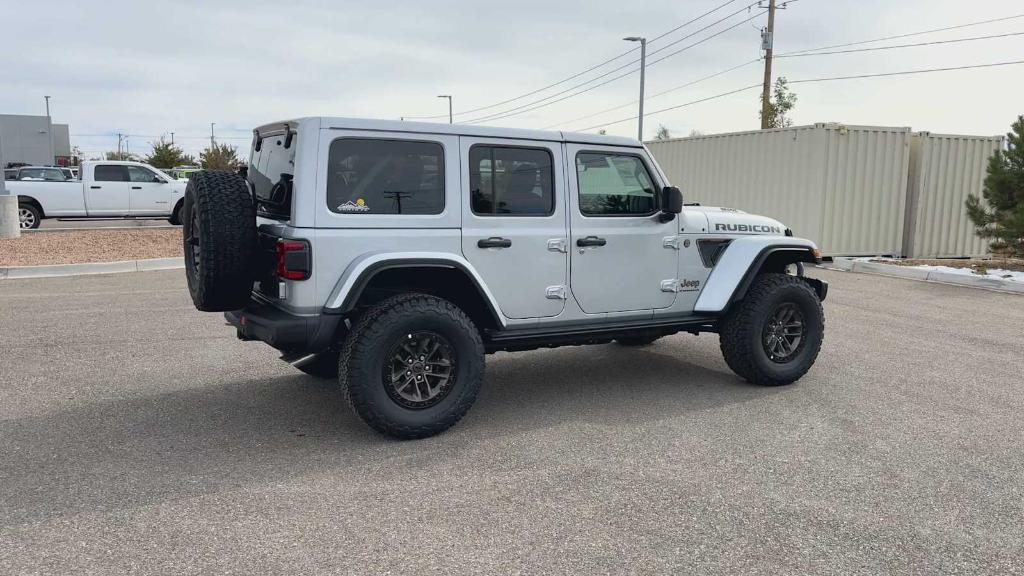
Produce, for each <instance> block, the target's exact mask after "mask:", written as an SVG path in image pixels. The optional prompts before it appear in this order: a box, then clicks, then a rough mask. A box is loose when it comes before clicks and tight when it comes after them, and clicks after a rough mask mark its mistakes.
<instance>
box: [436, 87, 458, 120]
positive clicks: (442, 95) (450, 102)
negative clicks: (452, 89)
mask: <svg viewBox="0 0 1024 576" xmlns="http://www.w3.org/2000/svg"><path fill="white" fill-rule="evenodd" d="M438 98H447V99H448V123H449V124H454V123H455V115H454V114H452V96H451V94H440V95H438Z"/></svg>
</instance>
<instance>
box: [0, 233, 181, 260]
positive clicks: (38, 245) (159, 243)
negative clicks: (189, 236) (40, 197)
mask: <svg viewBox="0 0 1024 576" xmlns="http://www.w3.org/2000/svg"><path fill="white" fill-rule="evenodd" d="M180 255H181V229H180V228H174V229H157V230H146V229H145V228H142V229H139V230H102V229H93V230H81V231H78V230H75V231H60V232H32V233H28V234H22V235H21V237H20V238H8V239H0V266H38V265H42V264H79V263H82V262H117V261H120V260H143V259H146V258H170V257H172V256H180Z"/></svg>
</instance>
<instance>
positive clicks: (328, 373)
mask: <svg viewBox="0 0 1024 576" xmlns="http://www.w3.org/2000/svg"><path fill="white" fill-rule="evenodd" d="M339 354H340V353H339V351H338V350H337V349H335V348H330V349H328V350H324V351H323V352H321V353H319V354H317V355H316V357H315V358H313V359H311V360H310V361H309V362H306V363H305V364H302V365H298V364H296V365H295V368H296V369H298V370H299V371H301V372H305V373H306V374H309V375H310V376H316V377H317V378H337V377H338V356H339Z"/></svg>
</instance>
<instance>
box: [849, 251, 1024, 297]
mask: <svg viewBox="0 0 1024 576" xmlns="http://www.w3.org/2000/svg"><path fill="white" fill-rule="evenodd" d="M831 267H832V268H835V269H837V270H843V271H846V272H858V273H862V274H878V275H880V276H893V277H895V278H906V279H908V280H920V281H923V282H935V283H937V284H954V285H956V286H966V287H969V288H984V289H986V290H997V291H999V292H1009V293H1011V294H1024V284H1022V283H1020V282H1013V281H1010V280H1003V279H1002V278H990V277H987V276H976V275H975V276H967V275H964V274H953V273H950V272H941V271H938V270H923V269H921V268H910V267H907V266H897V265H895V264H883V263H881V262H864V261H862V260H854V259H853V258H833V259H832V266H831Z"/></svg>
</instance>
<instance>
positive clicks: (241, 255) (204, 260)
mask: <svg viewBox="0 0 1024 576" xmlns="http://www.w3.org/2000/svg"><path fill="white" fill-rule="evenodd" d="M182 220H183V221H182V226H183V229H182V238H183V240H184V249H185V277H186V278H187V279H188V291H189V294H191V295H192V302H193V303H194V304H195V305H196V308H198V309H199V310H202V311H204V312H224V311H228V310H238V309H239V308H244V307H245V305H246V304H247V303H248V302H249V294H250V293H251V292H252V283H253V280H254V277H255V275H254V268H253V261H254V259H255V254H256V249H257V236H256V209H255V207H254V206H253V202H252V197H251V196H250V194H249V186H248V185H247V184H246V183H245V180H243V179H242V177H241V176H239V175H238V174H235V173H234V172H222V171H215V170H204V171H202V172H197V173H195V174H193V175H192V177H191V178H190V179H189V181H188V187H187V188H186V189H185V205H184V214H183V219H182Z"/></svg>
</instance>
